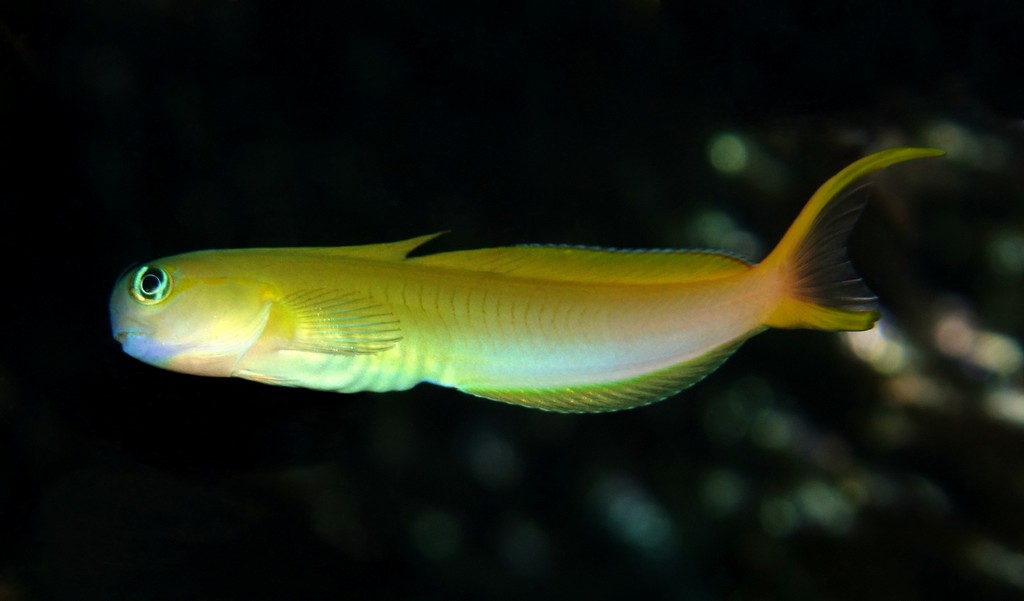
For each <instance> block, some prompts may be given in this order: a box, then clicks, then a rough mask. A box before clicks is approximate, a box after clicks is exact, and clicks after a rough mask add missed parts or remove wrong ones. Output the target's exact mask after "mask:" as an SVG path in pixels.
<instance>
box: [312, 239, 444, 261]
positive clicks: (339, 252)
mask: <svg viewBox="0 0 1024 601" xmlns="http://www.w3.org/2000/svg"><path fill="white" fill-rule="evenodd" d="M445 233H446V232H436V233H433V234H426V235H423V236H416V237H415V238H409V239H408V240H399V241H398V242H383V243H380V244H363V245H361V246H334V247H323V248H310V249H305V250H310V251H315V252H317V253H318V254H323V255H327V256H338V257H358V258H361V259H375V260H378V261H401V260H402V259H404V258H405V256H406V255H408V254H409V253H411V252H412V251H413V250H415V249H416V248H418V247H420V246H422V245H424V244H426V243H427V242H430V241H431V240H433V239H434V238H437V237H438V236H440V235H442V234H445Z"/></svg>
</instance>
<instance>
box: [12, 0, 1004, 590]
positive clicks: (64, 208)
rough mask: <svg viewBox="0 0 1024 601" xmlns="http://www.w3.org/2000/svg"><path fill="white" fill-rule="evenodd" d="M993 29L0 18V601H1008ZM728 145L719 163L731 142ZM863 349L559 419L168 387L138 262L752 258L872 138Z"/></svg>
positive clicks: (147, 9)
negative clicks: (371, 246)
mask: <svg viewBox="0 0 1024 601" xmlns="http://www.w3.org/2000/svg"><path fill="white" fill-rule="evenodd" d="M1022 25H1024V5H1022V4H1021V3H1019V2H1015V1H1011V0H1006V1H1001V2H1000V1H986V0H979V1H975V2H927V3H926V2H917V3H915V2H907V3H894V2H888V1H885V2H883V1H873V0H869V1H867V2H858V3H806V4H802V3H799V2H783V3H754V2H736V1H724V2H705V3H696V2H694V3H679V4H676V3H670V2H657V1H656V0H589V1H577V2H558V1H556V2H552V1H546V0H524V1H521V2H515V3H502V4H494V5H491V4H488V3H474V2H466V3H461V4H460V3H435V2H416V1H411V0H410V1H388V0H376V1H373V2H347V3H323V4H320V3H313V2H277V3H272V2H250V1H243V0H237V1H221V0H208V1H203V2H200V1H173V0H139V1H135V2H116V1H113V0H105V1H100V0H96V1H90V2H85V1H81V2H79V1H64V2H59V1H55V2H46V1H43V2H39V1H18V0H7V1H6V2H3V3H0V153H2V156H0V159H2V162H0V177H2V183H3V185H2V187H0V208H2V213H0V215H2V222H0V223H2V226H0V231H2V236H0V244H2V251H3V262H2V266H3V269H2V276H3V277H2V282H3V283H2V288H0V290H2V298H3V300H2V303H3V305H2V307H0V308H2V315H3V322H2V326H3V344H2V345H0V601H11V600H14V601H22V600H36V599H44V600H48V599H53V600H64V599H68V600H92V599H97V600H111V599H117V600H134V599H147V600H177V599H196V600H199V599H203V600H218V599H252V600H258V599H328V598H330V599H336V598H341V597H347V598H414V599H523V598H528V599H572V598H585V599H625V598H636V599H698V600H701V599H708V600H711V599H727V600H741V599H742V600H748V599H749V600H759V599H865V598H870V599H880V600H887V599H893V600H896V599H899V600H904V601H906V600H914V599H938V598H949V599H966V598H973V599H982V598H992V599H1011V598H1020V597H1022V596H1024V518H1022V517H1021V508H1022V507H1024V461H1022V459H1024V388H1022V378H1021V373H1022V371H1021V365H1022V356H1024V355H1022V353H1021V348H1020V346H1019V342H1018V341H1019V339H1020V336H1021V332H1022V330H1024V315H1022V312H1021V310H1020V308H1021V306H1022V303H1024V298H1022V297H1024V288H1022V283H1024V176H1022V169H1021V168H1022V165H1024V162H1022V161H1024V155H1022V150H1024V147H1022V138H1024V121H1022V107H1024V87H1022V85H1021V83H1020V82H1021V71H1020V57H1021V56H1024V52H1022V50H1024V48H1022V47H1021V46H1022V45H1024V44H1021V42H1020V40H1021V35H1020V31H1021V30H1022ZM729 140H731V141H733V142H734V143H735V145H738V146H740V147H742V148H744V149H745V150H746V151H747V156H748V159H749V160H748V162H747V168H746V169H744V170H742V171H739V172H737V173H727V172H723V171H720V170H718V169H716V168H715V167H714V164H713V163H712V162H711V161H710V160H709V159H710V158H711V157H712V156H713V154H714V153H713V152H712V151H713V150H715V149H717V150H721V149H722V148H725V147H727V146H722V144H723V141H729ZM903 144H921V145H939V146H942V147H944V148H946V149H947V150H948V151H949V156H948V157H947V158H945V159H938V160H936V159H930V160H927V161H918V162H915V163H911V164H907V165H901V166H898V167H894V168H891V169H889V170H888V171H886V172H885V173H884V174H882V176H881V177H880V178H878V180H877V182H876V184H875V185H874V186H873V187H872V188H871V189H870V190H869V192H868V193H869V194H870V195H871V203H870V205H869V207H868V210H867V213H866V215H865V216H864V218H863V219H862V221H861V223H860V224H859V226H858V229H857V231H856V233H855V236H854V240H853V242H852V255H853V257H854V260H855V262H856V263H857V265H858V266H859V268H860V271H861V272H862V273H863V274H864V275H865V277H866V279H867V280H868V282H869V284H870V285H871V286H872V288H873V289H874V290H875V291H876V292H878V294H879V296H880V297H881V299H882V303H883V306H884V308H885V311H886V314H885V318H884V320H883V322H882V326H881V328H880V329H879V330H876V334H874V335H873V334H867V335H861V336H857V337H849V336H842V335H838V334H829V333H820V332H769V333H767V334H765V335H762V336H760V337H758V338H757V339H755V340H753V341H751V342H750V343H748V344H747V345H746V346H745V348H743V349H741V350H740V352H739V353H738V354H737V355H736V356H735V357H734V358H733V359H732V360H731V361H730V362H729V363H727V364H726V365H725V366H724V367H723V368H722V369H720V370H719V371H718V372H717V373H715V374H714V375H713V376H712V377H710V378H709V379H708V380H706V381H705V382H703V383H701V384H700V385H698V386H696V387H695V388H693V389H692V390H690V391H687V392H685V393H683V394H681V395H679V396H678V397H677V398H673V399H670V400H668V401H665V402H663V403H659V404H657V405H654V406H651V407H647V408H643V409H639V410H634V411H630V412H624V413H617V414H608V415H591V416H565V415H556V414H547V413H543V412H539V411H531V410H526V409H522V408H517V407H511V406H505V405H501V404H498V403H492V402H488V401H484V400H481V399H476V398H473V397H469V396H465V395H462V394H459V393H457V392H455V391H451V390H447V389H441V388H436V387H431V386H426V385H424V386H420V387H417V388H415V389H413V390H411V391H406V392H401V393H391V394H369V393H367V394H355V395H344V396H343V395H333V394H327V393H313V392H309V391H302V390H290V389H279V388H274V387H269V386H260V385H256V384H253V383H249V382H243V381H230V380H212V379H203V378H196V377H189V376H183V375H178V374H172V373H165V372H161V371H159V370H156V369H153V368H151V367H148V366H146V365H143V364H141V363H139V362H137V361H134V360H132V359H130V358H129V357H127V356H126V355H123V354H122V353H121V352H120V349H119V347H118V346H117V344H116V343H115V342H114V341H113V340H112V339H111V338H110V332H109V325H108V319H107V315H106V303H107V299H108V298H109V294H110V288H111V285H112V284H113V281H114V279H115V278H116V277H117V275H118V273H119V272H120V271H121V270H122V269H123V268H125V267H126V266H128V265H129V264H131V263H132V262H136V261H143V260H146V259H151V258H155V257H159V256H164V255H168V254H173V253H177V252H183V251H187V250H195V249H200V248H217V247H245V246H257V245H259V246H278V245H279V246H296V245H347V244H360V243H370V242H383V241H390V240H396V239H401V238H406V237H411V236H415V235H419V234H423V233H427V232H432V231H438V230H451V232H452V233H450V234H448V235H447V236H445V237H443V238H442V239H440V240H438V241H436V242H433V243H432V244H431V246H430V248H429V249H427V251H428V252H432V251H435V250H446V249H461V248H472V247H477V246H493V245H504V244H513V243H520V242H550V243H572V244H592V245H604V246H616V247H626V248H650V247H662V248H664V247H713V248H727V249H730V250H734V251H738V252H742V253H745V254H748V255H751V256H752V257H753V258H760V257H761V256H763V254H764V253H765V252H766V251H767V249H769V248H770V247H771V245H772V244H773V243H774V242H775V241H776V240H777V239H778V238H779V236H781V234H782V232H783V231H784V230H785V228H786V226H787V225H788V223H789V222H790V220H791V219H792V218H793V217H794V216H795V215H796V213H797V211H798V210H799V209H800V207H801V206H802V203H803V202H804V201H805V200H806V198H807V197H808V195H809V194H810V193H811V192H812V191H813V190H814V188H815V187H816V186H817V185H819V184H820V183H821V182H822V181H824V180H825V179H826V178H827V177H828V176H830V175H831V174H832V173H834V172H835V171H836V170H838V169H839V168H841V167H842V166H844V165H845V164H847V163H848V162H850V161H852V160H854V159H856V158H858V157H860V156H863V155H865V154H867V153H869V152H872V151H875V150H878V149H881V148H884V147H888V146H895V145H903Z"/></svg>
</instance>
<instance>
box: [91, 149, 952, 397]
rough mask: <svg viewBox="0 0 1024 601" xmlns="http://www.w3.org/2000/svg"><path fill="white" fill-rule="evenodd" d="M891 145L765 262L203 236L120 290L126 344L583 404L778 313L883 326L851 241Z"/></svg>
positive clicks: (770, 323)
mask: <svg viewBox="0 0 1024 601" xmlns="http://www.w3.org/2000/svg"><path fill="white" fill-rule="evenodd" d="M942 154H943V152H942V151H941V150H938V149H934V148H912V147H899V148H891V149H887V150H883V151H880V152H877V153H874V154H871V155H869V156H866V157H864V158H861V159H860V160H857V161H856V162H854V163H852V164H850V165H849V166H847V167H846V168H844V169H842V170H841V171H839V172H838V173H837V174H836V175H835V176H833V177H832V178H831V179H829V180H828V181H826V182H825V183H824V184H823V185H822V186H821V187H820V188H819V189H818V190H817V191H816V192H815V193H814V194H813V195H812V196H811V198H810V200H809V201H808V202H807V204H806V205H805V206H804V208H803V209H802V210H801V212H800V213H799V214H798V216H797V217H796V219H795V221H793V223H792V225H791V226H790V227H789V229H788V230H787V231H786V233H785V234H784V235H783V237H782V239H781V241H780V242H779V243H778V244H777V246H776V247H775V248H774V249H773V250H772V251H771V252H770V253H769V254H768V255H767V257H765V258H764V260H763V261H761V262H760V263H752V262H750V261H747V260H745V259H742V258H740V257H738V256H735V255H733V254H730V253H727V252H716V251H710V250H620V249H608V248H599V247H583V246H563V245H520V246H504V247H493V248H481V249H475V250H457V251H450V252H441V253H434V254H425V255H419V256H409V254H410V253H411V252H412V251H413V250H415V249H417V248H419V247H420V246H422V245H423V244H425V243H427V242H429V241H430V240H433V239H434V238H436V237H437V236H439V235H440V234H428V235H425V236H419V237H416V238H411V239H408V240H402V241H399V242H390V243H384V244H368V245H361V246H342V247H300V248H249V249H229V250H205V251H198V252H189V253H185V254H179V255H175V256H171V257H167V258H163V259H159V260H155V261H152V262H148V263H145V264H143V265H140V266H138V267H135V268H133V269H130V270H128V271H127V272H126V273H125V274H124V275H123V276H122V277H120V278H119V279H118V281H117V282H116V284H115V285H114V290H113V293H112V295H111V299H110V320H111V328H112V332H113V336H114V338H115V339H116V340H117V341H118V342H120V343H121V345H122V349H123V351H124V352H125V353H127V354H128V355H130V356H131V357H134V358H136V359H139V360H141V361H143V362H145V363H148V364H150V365H153V366H156V367H160V368H163V369H167V370H171V371H175V372H181V373H186V374H195V375H200V376H217V377H237V378H244V379H247V380H252V381H256V382H261V383H264V384H272V385H278V386H290V387H302V388H309V389H315V390H325V391H335V392H342V393H353V392H361V391H376V392H385V391H397V390H407V389H410V388H412V387H413V386H415V385H417V384H419V383H421V382H429V383H433V384H436V385H440V386H447V387H451V388H455V389H458V390H460V391H462V392H465V393H468V394H471V395H475V396H478V397H483V398H487V399H492V400H496V401H502V402H506V403H512V404H515V405H521V406H525V407H531V408H537V409H543V410H548V411H556V412H568V413H594V412H606V411H617V410H622V409H630V408H634V407H639V406H643V405H648V404H650V403H653V402H656V401H660V400H663V399H665V398H668V397H671V396H674V395H676V394H677V393H679V392H680V391H682V390H684V389H686V388H688V387H690V386H692V385H694V384H696V383H697V382H699V381H700V380H702V379H703V378H704V377H705V376H707V375H708V374H710V373H711V372H713V371H714V370H715V369H717V368H718V367H719V366H720V365H721V364H722V363H723V362H724V361H725V360H726V359H727V358H728V357H729V356H731V355H732V354H733V353H734V352H735V351H736V350H737V348H739V347H740V346H741V345H742V344H743V342H744V341H746V340H748V339H749V338H751V337H752V336H754V335H756V334H758V333H760V332H763V331H765V330H767V329H771V328H782V329H792V328H804V329H815V330H826V331H843V330H846V331H856V330H866V329H870V328H871V327H872V326H873V325H874V324H875V322H876V321H877V320H878V319H879V317H880V313H879V305H878V299H877V298H876V296H875V295H874V294H873V293H872V292H871V291H870V290H869V289H868V287H867V285H866V284H865V283H864V282H863V280H862V279H861V278H860V277H859V276H858V275H857V273H856V272H855V271H854V268H853V266H852V265H851V263H850V261H849V259H848V257H847V250H846V246H847V241H848V239H849V236H850V232H851V230H852V229H853V226H854V224H855V222H856V221H857V219H858V217H859V216H860V214H861V212H862V210H863V208H864V206H865V204H866V202H867V199H866V196H867V195H866V194H857V193H855V192H856V191H857V190H858V189H859V187H860V186H858V185H856V184H859V183H861V182H862V180H863V179H864V178H865V177H866V176H868V175H870V174H872V173H874V172H876V171H879V170H880V169H883V168H885V167H888V166H890V165H893V164H896V163H900V162H903V161H909V160H912V159H918V158H924V157H935V156H940V155H942Z"/></svg>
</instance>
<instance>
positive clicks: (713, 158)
mask: <svg viewBox="0 0 1024 601" xmlns="http://www.w3.org/2000/svg"><path fill="white" fill-rule="evenodd" d="M748 159H749V155H748V152H747V144H746V142H744V141H743V138H741V137H739V136H738V135H736V134H734V133H720V134H717V135H715V136H714V137H713V138H711V142H710V143H709V144H708V161H710V162H711V166H712V167H714V168H715V170H716V171H718V172H719V173H724V174H726V175H735V174H737V173H741V172H743V171H744V170H745V169H746V168H747V164H748Z"/></svg>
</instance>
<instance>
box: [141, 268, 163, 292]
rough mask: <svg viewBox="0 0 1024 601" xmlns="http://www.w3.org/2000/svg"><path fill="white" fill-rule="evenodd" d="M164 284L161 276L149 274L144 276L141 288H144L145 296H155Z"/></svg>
mask: <svg viewBox="0 0 1024 601" xmlns="http://www.w3.org/2000/svg"><path fill="white" fill-rule="evenodd" d="M163 283H164V280H163V278H161V277H160V276H159V275H157V274H155V273H147V274H145V275H143V276H142V282H141V283H140V284H139V287H140V288H142V293H143V294H150V295H155V294H156V293H157V291H158V290H160V286H162V285H163Z"/></svg>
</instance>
